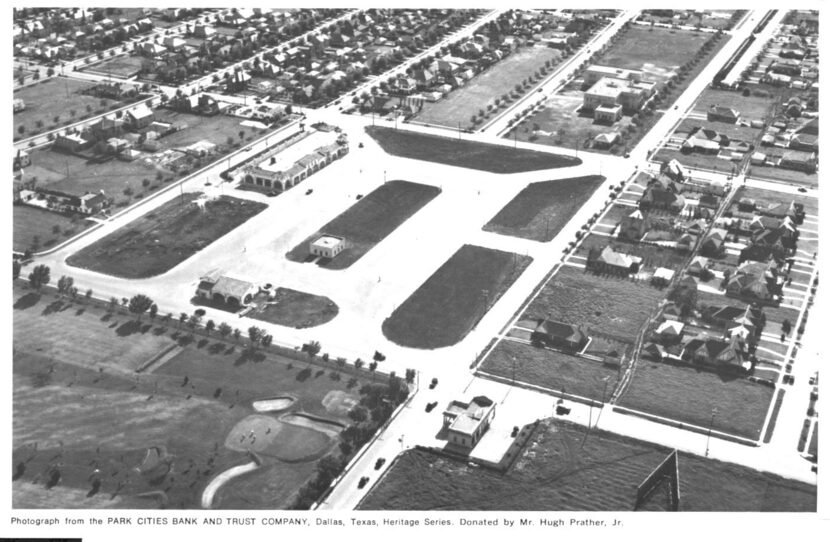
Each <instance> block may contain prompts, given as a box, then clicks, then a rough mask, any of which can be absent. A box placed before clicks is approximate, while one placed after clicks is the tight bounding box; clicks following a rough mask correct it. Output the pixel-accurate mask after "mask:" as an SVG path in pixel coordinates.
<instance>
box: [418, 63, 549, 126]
mask: <svg viewBox="0 0 830 542" xmlns="http://www.w3.org/2000/svg"><path fill="white" fill-rule="evenodd" d="M560 58H561V54H560V53H559V51H557V50H556V49H551V48H550V47H526V48H523V49H521V50H519V51H517V52H515V53H513V54H512V55H510V56H508V57H507V58H505V59H504V60H502V61H500V62H497V63H496V64H494V65H493V66H491V67H490V68H488V69H487V70H486V71H484V72H483V73H480V74H479V75H477V76H476V77H474V78H473V79H472V80H470V81H469V82H468V83H467V84H466V85H464V86H463V87H461V88H459V89H458V90H455V91H453V92H452V93H451V94H450V95H449V96H447V97H446V98H444V99H442V100H439V101H438V102H435V103H425V104H424V108H423V109H422V110H421V112H420V113H418V115H417V116H416V117H415V120H417V121H419V122H425V123H428V124H438V125H440V126H449V127H452V128H456V127H457V126H458V123H461V124H462V126H467V125H468V124H469V123H470V117H471V116H472V115H477V114H478V111H479V109H485V110H486V109H487V105H488V104H492V103H493V100H494V99H495V98H500V97H501V96H502V95H503V94H508V93H510V91H512V90H513V88H514V87H515V86H516V84H517V83H520V82H521V81H523V80H524V79H525V78H527V77H528V76H530V75H531V74H532V73H533V72H535V71H536V70H538V69H539V68H542V67H544V65H545V62H546V61H548V60H550V61H551V62H553V63H556V62H558V61H559V60H560Z"/></svg>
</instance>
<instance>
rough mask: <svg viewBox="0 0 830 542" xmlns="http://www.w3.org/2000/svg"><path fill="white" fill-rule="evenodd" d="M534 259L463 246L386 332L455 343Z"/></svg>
mask: <svg viewBox="0 0 830 542" xmlns="http://www.w3.org/2000/svg"><path fill="white" fill-rule="evenodd" d="M531 260H532V258H529V257H527V256H521V255H518V254H512V253H509V252H502V251H499V250H492V249H487V248H482V247H477V246H473V245H464V246H463V247H461V248H460V249H459V250H458V252H456V253H455V254H453V255H452V257H451V258H450V259H449V260H447V261H446V262H445V263H444V265H442V266H441V267H440V268H439V269H438V270H437V271H436V272H435V273H433V275H432V276H431V277H429V278H428V279H427V280H426V281H425V282H424V283H423V284H422V285H421V286H420V287H419V288H418V289H417V290H416V291H415V292H414V293H413V294H412V295H410V296H409V298H408V299H407V300H406V301H404V302H403V303H402V304H401V305H400V306H399V307H398V308H396V309H395V311H394V312H393V313H392V315H391V316H390V317H389V318H387V319H386V320H385V321H384V322H383V334H384V335H385V336H386V337H387V338H388V339H389V340H391V341H393V342H395V343H397V344H400V345H403V346H408V347H412V348H440V347H443V346H451V345H453V344H455V343H457V342H458V341H460V340H461V339H463V338H464V337H465V336H466V335H467V333H469V332H470V330H471V329H472V328H473V327H474V326H475V325H476V324H477V323H478V321H479V320H480V319H481V318H482V317H483V316H484V315H485V314H486V313H487V311H488V310H489V309H490V307H492V306H493V305H494V304H495V303H496V301H498V300H499V298H500V297H501V295H502V294H503V293H504V292H505V291H506V290H507V289H508V288H509V287H510V285H511V284H513V282H514V281H515V280H516V279H517V278H518V277H519V275H521V274H522V271H524V269H525V267H527V266H528V265H529V264H530V261H531Z"/></svg>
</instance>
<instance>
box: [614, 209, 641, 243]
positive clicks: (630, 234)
mask: <svg viewBox="0 0 830 542" xmlns="http://www.w3.org/2000/svg"><path fill="white" fill-rule="evenodd" d="M646 222H647V220H646V217H645V215H644V214H643V212H642V211H641V210H640V209H635V210H634V211H632V212H631V213H630V214H628V215H626V216H624V217H623V219H622V220H620V223H619V224H618V226H617V238H618V239H623V240H625V241H631V242H635V243H636V242H638V241H639V240H640V239H642V237H643V235H645V233H646V229H647V225H646Z"/></svg>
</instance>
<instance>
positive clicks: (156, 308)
mask: <svg viewBox="0 0 830 542" xmlns="http://www.w3.org/2000/svg"><path fill="white" fill-rule="evenodd" d="M149 313H150V320H155V319H156V315H157V314H158V313H159V306H158V305H156V304H155V303H153V304H152V305H150V309H149Z"/></svg>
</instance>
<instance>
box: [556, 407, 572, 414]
mask: <svg viewBox="0 0 830 542" xmlns="http://www.w3.org/2000/svg"><path fill="white" fill-rule="evenodd" d="M570 413H571V409H570V408H568V407H566V406H565V405H557V406H556V415H557V416H564V415H566V414H570Z"/></svg>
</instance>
